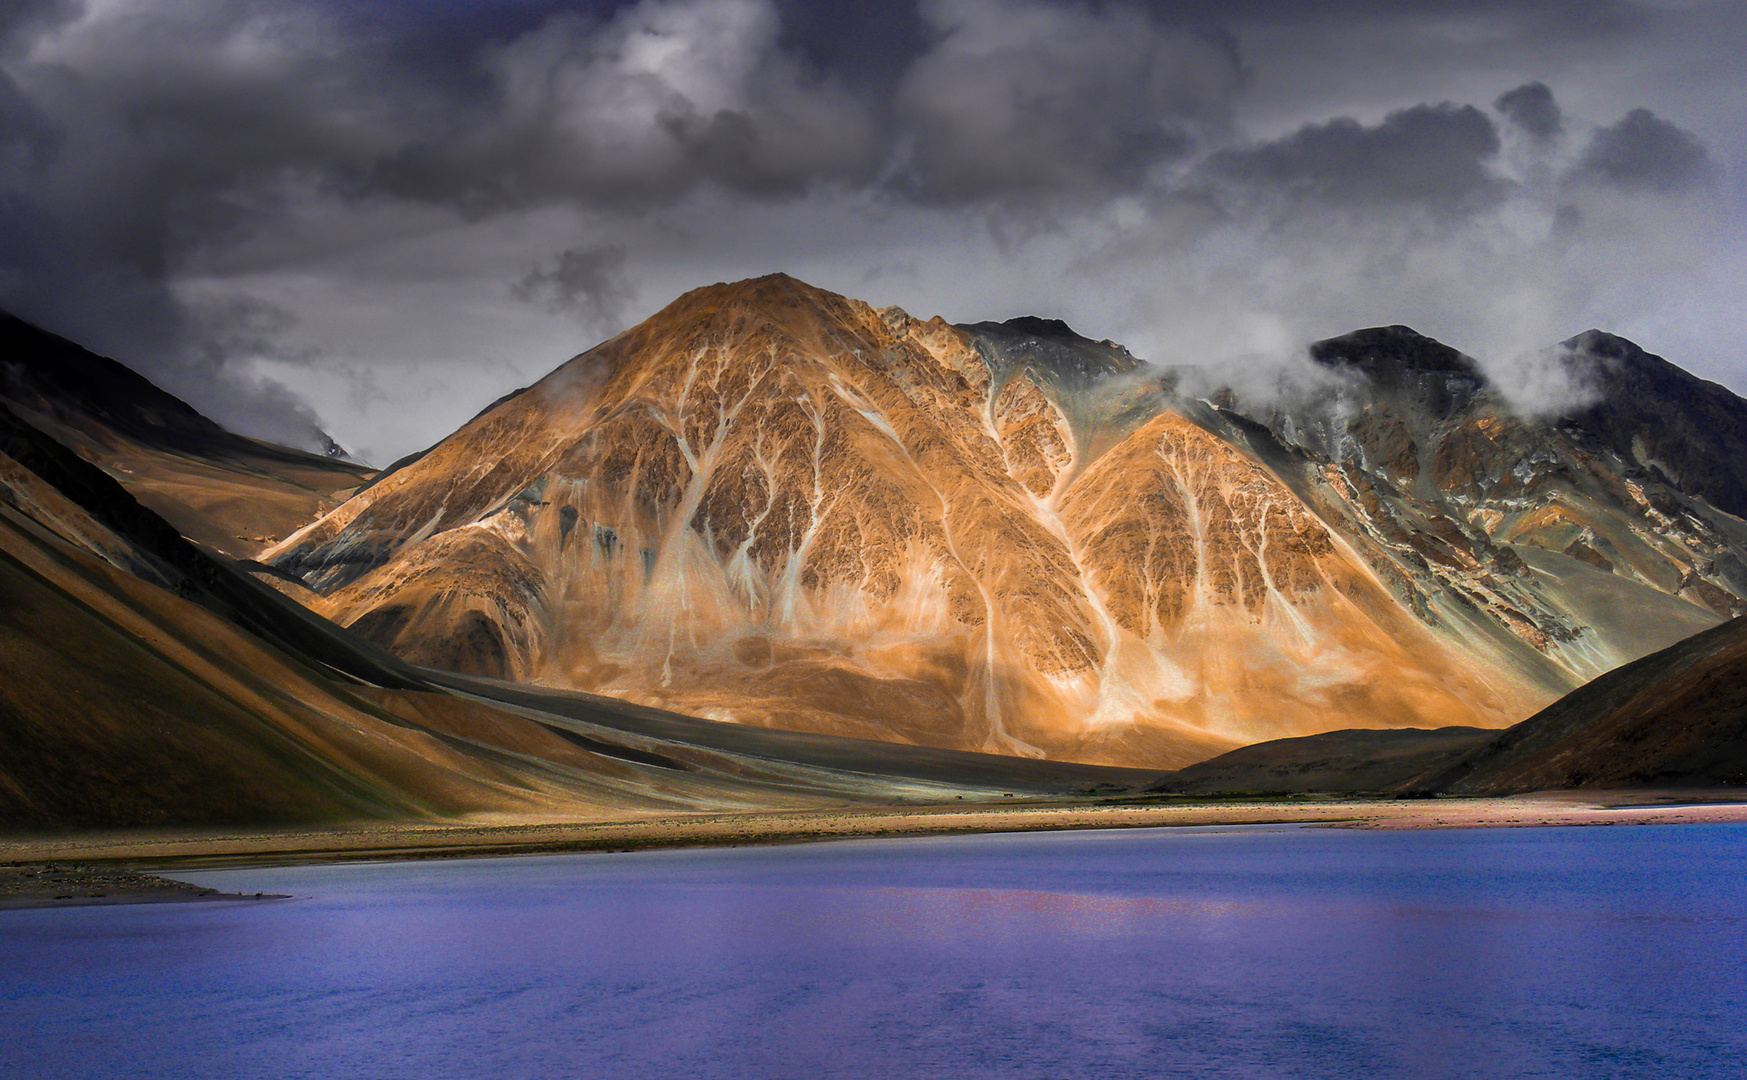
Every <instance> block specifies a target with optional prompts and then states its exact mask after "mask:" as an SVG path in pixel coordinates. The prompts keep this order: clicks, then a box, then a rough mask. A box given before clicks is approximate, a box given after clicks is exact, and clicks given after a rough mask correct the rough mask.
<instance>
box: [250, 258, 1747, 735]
mask: <svg viewBox="0 0 1747 1080" xmlns="http://www.w3.org/2000/svg"><path fill="white" fill-rule="evenodd" d="M1330 342H1332V343H1334V344H1332V345H1331V344H1330V343H1319V345H1318V346H1317V347H1315V348H1313V357H1314V355H1315V354H1316V351H1317V349H1321V350H1322V355H1323V357H1324V359H1325V360H1328V361H1329V363H1328V364H1327V365H1325V366H1331V367H1354V366H1357V367H1358V368H1360V369H1361V373H1364V372H1365V371H1371V372H1374V373H1376V374H1372V375H1367V376H1366V377H1367V378H1371V379H1372V380H1373V381H1374V382H1375V381H1379V380H1378V376H1379V375H1380V376H1382V379H1381V385H1380V387H1379V388H1378V389H1376V390H1375V391H1374V392H1373V393H1372V394H1371V396H1370V397H1368V398H1366V399H1364V400H1362V401H1357V402H1353V403H1348V404H1347V405H1345V406H1343V407H1344V408H1345V409H1346V411H1345V412H1343V411H1341V409H1340V408H1334V409H1329V410H1324V411H1322V412H1321V413H1316V412H1314V411H1312V412H1309V413H1300V414H1294V413H1292V412H1291V411H1290V410H1287V411H1282V410H1279V409H1273V410H1268V409H1263V410H1257V409H1255V408H1254V407H1252V406H1246V405H1245V404H1243V403H1242V402H1240V401H1237V400H1236V399H1227V400H1226V402H1225V404H1219V403H1217V402H1214V401H1209V400H1206V399H1200V398H1189V397H1185V396H1183V395H1182V394H1179V393H1178V392H1177V391H1176V390H1175V384H1174V383H1173V381H1172V379H1171V377H1170V372H1168V371H1166V370H1164V369H1155V368H1151V367H1148V366H1146V365H1143V364H1141V362H1140V361H1138V360H1137V359H1135V358H1134V357H1132V355H1131V354H1129V353H1128V352H1127V350H1125V349H1122V348H1121V347H1120V346H1116V345H1114V344H1112V343H1108V342H1093V341H1091V340H1090V339H1087V338H1084V337H1081V336H1080V335H1078V334H1076V333H1074V332H1073V331H1072V330H1071V329H1069V328H1068V327H1067V326H1066V324H1062V323H1059V322H1057V321H1051V320H1044V319H1037V318H1031V317H1027V318H1025V319H1022V320H1019V321H1017V322H1016V323H1011V324H966V325H964V326H951V325H949V324H947V323H945V322H944V321H942V320H940V319H938V318H935V319H933V320H929V321H926V322H924V321H921V320H917V319H914V318H911V317H910V316H909V315H907V314H906V313H904V312H902V311H899V310H897V309H881V310H876V309H874V308H872V307H870V306H868V305H866V304H863V303H861V302H859V301H854V300H849V299H847V298H844V297H839V296H835V295H833V294H829V293H825V292H823V291H820V290H816V289H813V288H812V287H810V286H807V285H805V283H802V282H799V281H797V280H796V279H793V278H791V277H788V276H786V275H772V276H769V277H766V278H761V279H752V280H749V281H746V282H738V283H732V284H722V285H716V286H706V287H704V288H701V289H698V290H693V291H692V292H689V293H687V294H685V295H684V296H682V297H681V298H679V299H678V300H676V301H675V302H674V304H672V305H670V306H669V307H668V308H666V309H663V311H662V312H660V313H658V314H657V315H656V316H653V317H652V318H651V319H650V320H648V321H647V322H645V323H644V324H641V325H640V326H638V327H634V328H632V329H630V330H627V331H625V332H624V333H622V334H619V335H617V336H615V337H614V338H612V339H610V340H609V341H607V342H604V343H602V344H601V345H600V346H597V347H596V348H595V349H592V350H589V351H588V352H586V353H584V354H582V355H580V356H578V357H577V358H575V359H573V360H571V361H568V362H567V363H566V364H564V365H561V366H560V367H559V368H557V369H555V371H554V372H553V374H552V375H549V376H547V377H546V378H545V379H543V380H540V381H539V382H537V383H535V384H534V386H533V387H531V388H530V389H529V390H528V391H526V392H524V393H521V394H519V395H516V396H512V397H510V398H508V399H506V400H504V401H501V402H499V403H498V404H497V405H496V406H494V407H492V408H488V409H487V410H486V411H485V412H483V413H482V414H481V415H480V417H478V418H476V419H475V420H474V421H472V422H470V423H469V424H468V425H465V426H464V427H463V428H462V429H460V431H458V432H457V433H456V434H455V435H454V436H451V437H450V438H449V439H446V440H443V441H441V442H439V443H438V444H436V446H435V447H433V448H432V450H431V451H429V452H427V453H426V454H425V455H424V456H423V457H421V458H419V459H418V460H417V461H415V462H412V463H410V464H408V465H406V466H403V467H402V468H401V470H400V471H399V472H397V473H395V474H394V475H393V476H392V477H390V478H389V479H386V480H380V481H379V482H378V483H377V484H376V485H375V486H373V487H372V488H371V489H369V490H368V491H366V492H364V493H361V494H360V495H359V496H358V497H356V498H355V499H354V500H352V501H351V502H350V503H348V504H346V505H344V506H342V507H340V508H339V509H338V510H336V511H335V512H334V513H332V514H329V515H327V516H326V517H324V518H322V519H321V520H319V521H318V522H316V523H314V524H312V525H311V526H309V527H307V528H306V529H304V530H302V531H300V532H299V533H298V534H296V535H294V536H291V537H288V538H287V539H286V540H284V541H282V542H281V543H279V544H278V545H276V546H274V547H273V548H272V549H271V550H269V551H268V552H267V553H266V554H265V555H264V556H263V557H264V558H265V559H266V560H268V561H270V562H272V563H273V564H274V565H276V566H277V567H279V568H280V569H281V570H283V571H286V572H289V573H291V574H293V575H296V576H298V577H299V578H300V579H301V580H303V581H304V582H305V583H306V584H309V585H310V586H311V587H313V588H314V589H315V590H316V591H317V592H318V593H320V594H321V597H320V599H316V600H311V602H312V604H313V605H314V606H315V607H316V608H317V610H319V611H322V612H323V613H324V614H328V615H330V616H332V617H334V618H337V619H339V620H340V621H341V622H343V623H346V624H348V625H352V626H354V627H356V628H358V629H359V630H360V631H362V632H364V633H365V634H366V635H367V636H370V637H371V638H372V639H373V640H376V641H377V642H378V643H380V644H382V645H384V646H385V647H388V648H390V649H391V650H394V651H399V652H401V653H402V654H403V655H406V656H409V657H413V658H416V659H418V660H419V661H420V662H427V663H432V664H435V665H437V666H447V667H451V668H455V669H458V670H464V671H473V672H475V673H480V674H489V675H494V676H497V677H507V678H511V679H516V680H531V681H534V682H538V683H544V684H546V685H551V686H557V687H569V688H571V689H577V690H589V691H591V692H597V693H606V694H609V695H613V696H620V697H623V698H625V699H627V700H632V701H637V702H642V703H645V704H654V705H660V706H662V707H667V708H673V709H676V710H678V711H680V712H690V713H693V714H694V715H705V716H712V717H715V718H717V719H730V720H736V721H738V722H743V723H753V724H760V725H764V726H773V727H783V728H789V729H793V730H827V731H837V732H838V733H842V734H855V735H857V736H858V737H870V738H882V737H883V738H891V739H896V740H898V741H910V742H921V743H926V744H929V745H942V746H958V747H961V748H967V749H984V750H999V751H1005V752H1009V753H1019V754H1039V753H1042V754H1047V755H1049V756H1056V757H1066V758H1070V759H1078V760H1098V761H1104V762H1108V763H1113V764H1114V763H1122V764H1134V763H1140V762H1145V763H1146V764H1149V765H1153V766H1163V765H1167V764H1171V763H1183V762H1185V761H1186V760H1191V759H1193V758H1194V757H1196V756H1201V757H1205V756H1208V755H1209V754H1210V753H1214V752H1217V751H1218V750H1220V749H1222V748H1229V747H1231V746H1235V745H1239V744H1241V743H1244V742H1253V741H1257V740H1258V739H1262V738H1267V737H1272V736H1276V735H1289V734H1294V733H1309V732H1310V731H1311V730H1326V729H1327V728H1329V727H1339V726H1352V725H1353V724H1355V723H1357V724H1363V725H1368V726H1379V725H1383V726H1442V725H1444V724H1447V723H1479V724H1481V725H1483V726H1493V727H1503V726H1505V725H1506V724H1508V723H1510V722H1513V721H1515V720H1516V719H1519V718H1520V717H1521V716H1524V715H1527V714H1528V713H1530V712H1532V711H1534V709H1535V708H1536V707H1538V706H1540V705H1543V704H1545V703H1546V702H1548V701H1550V700H1552V699H1554V698H1556V697H1557V696H1559V695H1560V694H1562V693H1564V692H1565V691H1567V690H1569V689H1571V688H1572V687H1573V686H1575V685H1577V684H1578V683H1580V682H1582V681H1583V680H1584V679H1586V678H1588V677H1590V676H1592V675H1593V674H1596V673H1599V672H1600V671H1602V670H1606V669H1607V668H1609V667H1611V666H1614V665H1615V664H1617V663H1619V662H1622V661H1624V660H1629V659H1631V658H1633V657H1635V656H1637V655H1642V654H1643V653H1644V652H1648V651H1650V650H1651V649H1653V648H1658V647H1661V646H1663V645H1666V644H1668V643H1669V642H1671V641H1673V640H1676V639H1678V638H1680V637H1684V636H1686V634H1688V633H1691V632H1694V631H1696V630H1699V629H1703V628H1704V627H1705V626H1708V625H1711V624H1713V623H1715V622H1716V621H1719V620H1720V619H1721V618H1723V617H1724V616H1726V615H1727V614H1730V613H1731V612H1732V611H1733V610H1734V608H1735V607H1736V606H1738V605H1740V604H1741V599H1740V598H1741V595H1742V593H1743V592H1744V591H1747V577H1743V576H1742V575H1739V574H1736V573H1735V570H1734V567H1735V565H1736V564H1737V563H1738V562H1739V552H1740V551H1741V550H1742V547H1741V538H1740V537H1739V536H1737V535H1736V534H1735V533H1734V532H1733V527H1732V526H1731V525H1730V524H1729V523H1728V522H1727V521H1726V520H1725V519H1724V518H1723V517H1719V516H1718V515H1717V514H1716V513H1715V511H1714V508H1709V507H1708V504H1702V500H1698V501H1695V497H1693V496H1691V495H1689V494H1687V493H1684V492H1681V491H1679V490H1678V489H1677V488H1674V487H1670V486H1669V484H1668V483H1666V482H1665V481H1667V480H1670V479H1671V478H1668V477H1662V478H1661V479H1658V478H1657V477H1656V476H1653V475H1651V474H1650V473H1649V472H1647V471H1646V470H1644V469H1643V468H1642V465H1641V463H1640V462H1638V461H1637V460H1636V459H1635V458H1631V459H1630V460H1628V458H1627V457H1625V456H1622V455H1621V452H1620V451H1619V450H1618V448H1617V447H1613V446H1612V444H1606V445H1602V444H1596V445H1594V446H1589V445H1579V444H1578V443H1576V442H1574V441H1572V440H1571V439H1569V438H1566V437H1564V436H1561V435H1560V434H1559V433H1558V431H1557V430H1556V429H1554V428H1551V427H1549V426H1547V425H1545V424H1542V423H1540V422H1538V421H1531V420H1524V419H1522V418H1520V417H1517V416H1516V415H1515V414H1514V413H1513V412H1511V411H1510V409H1509V408H1508V405H1507V404H1506V403H1505V402H1504V401H1503V400H1502V399H1501V398H1499V397H1498V395H1497V393H1496V391H1495V390H1493V389H1492V388H1490V386H1489V385H1488V384H1487V383H1486V381H1485V379H1484V377H1483V375H1481V374H1480V373H1479V372H1478V371H1477V369H1476V368H1475V367H1474V365H1473V364H1472V362H1471V361H1469V360H1467V359H1466V358H1465V357H1462V356H1461V354H1460V353H1458V352H1457V351H1456V350H1454V349H1451V348H1450V347H1449V346H1446V345H1443V344H1441V343H1437V342H1433V341H1431V339H1427V338H1423V337H1421V336H1420V335H1417V334H1413V333H1412V332H1411V331H1409V330H1407V329H1406V328H1404V327H1383V328H1373V329H1372V330H1368V331H1357V332H1355V334H1354V335H1345V336H1344V337H1343V338H1338V339H1330ZM1342 350H1345V351H1344V352H1342ZM1347 353H1358V359H1357V360H1354V359H1353V358H1352V357H1351V356H1348V355H1346V354H1347ZM1392 353H1393V354H1396V355H1397V356H1398V357H1399V358H1401V359H1404V360H1405V361H1406V364H1405V366H1403V365H1397V368H1396V369H1393V370H1394V371H1395V372H1396V374H1395V375H1391V369H1388V368H1386V367H1385V365H1384V363H1383V361H1385V360H1388V359H1389V358H1390V356H1391V354H1392ZM1367 358H1369V359H1367ZM1367 364H1369V368H1366V365H1367ZM1400 371H1407V372H1409V373H1410V374H1412V377H1411V378H1406V379H1403V378H1401V377H1397V376H1398V375H1399V372H1400ZM1413 373H1417V374H1413ZM1427 380H1430V381H1429V382H1428V381H1427ZM1337 404H1339V403H1337ZM1625 453H1626V454H1627V455H1629V454H1630V453H1631V447H1629V446H1628V447H1627V448H1626V451H1625ZM1112 455H1116V456H1115V457H1112ZM1118 461H1119V462H1120V463H1121V464H1120V467H1117V466H1113V465H1111V463H1112V462H1118ZM1524 463H1527V464H1526V469H1527V471H1524V469H1525V466H1524ZM1658 504H1660V505H1663V506H1665V507H1668V508H1669V509H1671V510H1673V511H1675V513H1673V514H1669V513H1662V519H1661V520H1657V519H1654V518H1652V519H1650V523H1649V525H1646V524H1645V523H1643V522H1640V521H1638V520H1637V518H1636V515H1638V514H1639V513H1640V512H1641V511H1642V510H1643V509H1644V508H1646V507H1649V508H1653V507H1654V506H1655V505H1658ZM1701 504H1702V505H1701ZM1659 513H1661V512H1659ZM1604 564H1605V567H1604ZM1316 725H1321V727H1320V728H1317V727H1316Z"/></svg>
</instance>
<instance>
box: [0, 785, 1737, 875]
mask: <svg viewBox="0 0 1747 1080" xmlns="http://www.w3.org/2000/svg"><path fill="white" fill-rule="evenodd" d="M1710 822H1747V792H1743V791H1739V790H1728V791H1630V792H1583V793H1572V792H1554V793H1544V794H1537V795H1526V796H1517V797H1512V798H1493V799H1435V800H1412V801H1399V800H1375V801H1367V800H1338V801H1337V800H1326V801H1324V800H1317V799H1292V800H1278V801H1267V800H1256V801H1229V802H1220V801H1206V800H1200V801H1188V800H1184V801H1180V802H1168V803H1166V802H1148V803H1106V804H1092V805H1088V804H1084V803H1078V804H1068V803H1053V804H1003V805H996V806H989V805H978V806H969V807H967V806H963V805H957V806H914V807H892V808H880V809H868V808H859V807H858V808H845V809H841V810H812V811H783V812H761V813H718V814H694V815H686V816H673V817H660V818H640V819H620V820H610V821H458V822H439V823H395V824H377V823H365V824H359V825H355V826H347V827H338V828H332V829H305V830H281V831H272V832H254V833H250V832H224V833H219V832H207V833H193V832H187V831H183V832H131V833H103V834H80V835H76V836H43V837H11V838H0V863H14V864H26V863H28V864H49V863H80V864H87V865H91V866H95V867H109V868H114V867H131V868H149V869H152V870H154V871H171V870H174V869H175V868H176V867H184V868H196V867H218V866H248V865H262V864H271V863H301V862H329V861H339V860H380V859H402V858H415V859H430V858H460V857H481V856H498V855H531V854H544V853H560V852H588V851H634V850H642V849H651V848H671V847H700V846H738V845H742V844H763V843H795V842H808V841H823V840H847V839H853V838H862V837H900V836H938V835H951V834H962V833H991V832H1030V831H1037V830H1052V829H1106V828H1157V827H1165V826H1198V825H1276V824H1279V825H1321V826H1329V827H1340V828H1370V829H1438V828H1488V827H1505V828H1509V827H1518V828H1521V827H1530V826H1553V825H1558V826H1578V825H1591V826H1593V825H1626V824H1657V823H1664V824H1667V823H1710Z"/></svg>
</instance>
